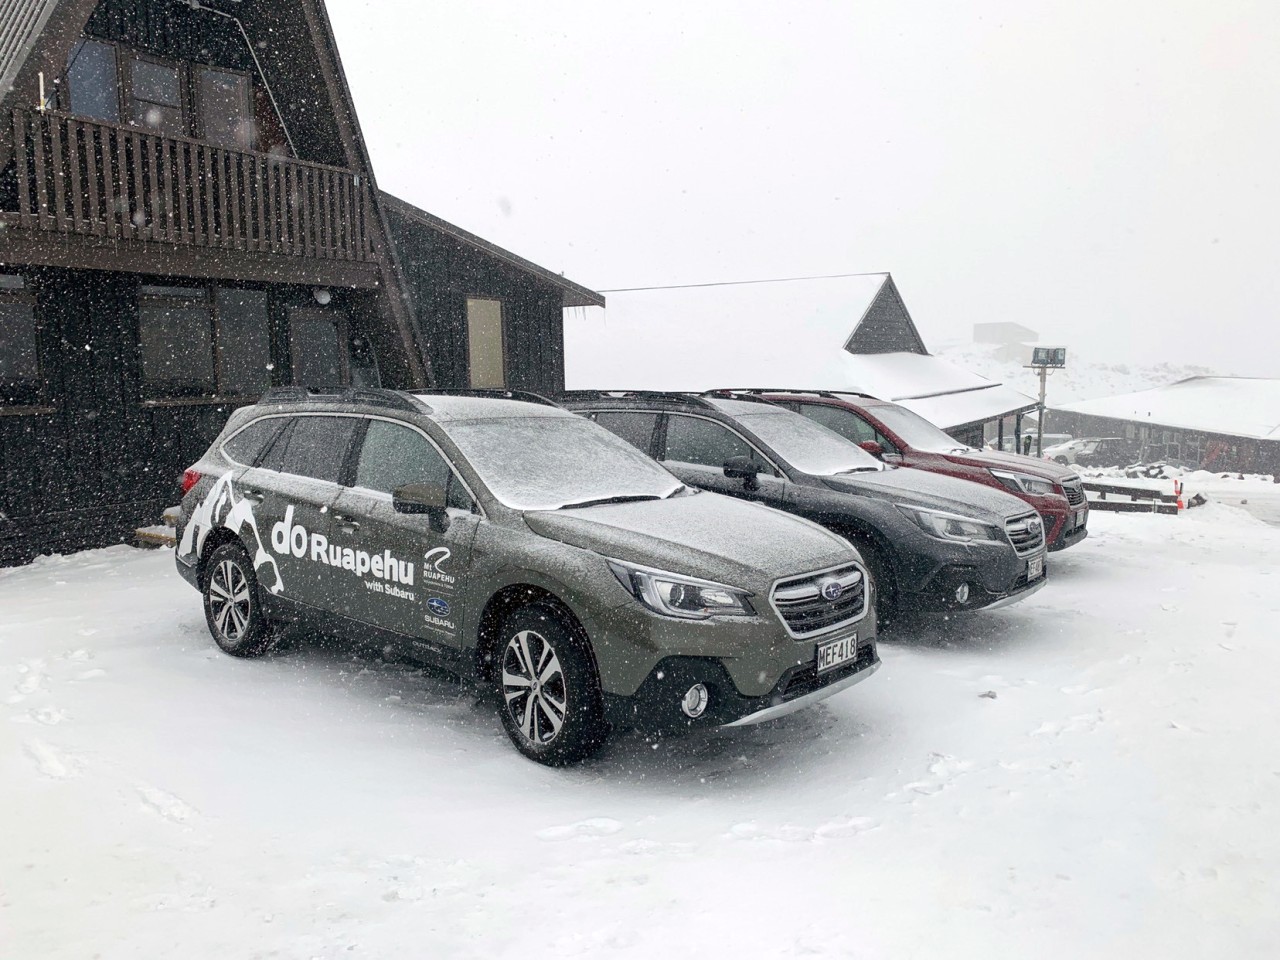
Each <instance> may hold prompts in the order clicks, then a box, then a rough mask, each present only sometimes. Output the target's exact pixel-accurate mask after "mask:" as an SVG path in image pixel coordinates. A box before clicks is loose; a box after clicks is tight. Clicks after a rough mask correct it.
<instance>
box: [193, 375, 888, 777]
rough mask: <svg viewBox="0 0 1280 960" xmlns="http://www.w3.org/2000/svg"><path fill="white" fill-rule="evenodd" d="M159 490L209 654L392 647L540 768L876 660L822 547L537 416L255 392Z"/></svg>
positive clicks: (583, 426)
mask: <svg viewBox="0 0 1280 960" xmlns="http://www.w3.org/2000/svg"><path fill="white" fill-rule="evenodd" d="M539 399H540V398H539ZM183 486H184V494H185V496H184V499H183V501H182V510H181V517H180V521H179V537H180V540H179V545H178V550H177V566H178V570H179V572H180V573H181V574H182V575H183V576H184V577H185V578H186V579H187V580H188V581H189V582H190V583H192V584H193V585H194V586H196V587H197V588H198V589H199V590H200V591H201V592H202V594H203V595H204V605H205V615H206V619H207V620H208V624H209V630H210V632H211V633H212V634H213V638H214V640H215V641H216V642H217V644H218V646H220V647H221V648H222V649H223V650H224V651H226V652H227V653H230V654H233V655H235V656H256V655H259V654H261V653H264V652H265V651H266V650H267V649H268V648H269V646H270V644H271V641H272V638H273V636H274V633H273V624H274V623H275V622H277V621H281V620H301V621H304V622H306V623H309V624H312V625H314V626H315V627H318V628H320V629H323V630H324V631H326V632H329V633H336V634H339V635H344V636H349V637H353V638H360V639H363V640H368V641H372V642H375V643H378V644H380V645H381V644H386V643H390V644H394V645H396V646H398V647H399V648H400V649H401V650H403V651H404V652H406V653H408V654H409V655H411V656H414V657H417V658H420V659H424V660H427V661H430V662H433V663H435V664H437V665H440V666H443V667H445V668H447V669H449V670H452V671H454V672H456V673H458V674H460V675H463V676H466V677H473V678H475V679H477V680H478V681H479V682H481V683H483V684H484V685H486V686H489V687H491V688H492V689H493V690H494V692H495V694H496V698H497V700H498V701H499V703H500V704H501V716H502V720H503V724H504V726H505V727H506V730H507V733H508V734H509V735H510V737H511V740H512V742H513V743H514V744H515V745H516V747H517V748H518V749H519V750H520V751H521V752H522V753H524V754H525V755H526V756H528V757H531V758H532V759H535V760H538V761H541V762H544V763H553V764H562V763H568V762H572V761H574V760H578V759H581V758H583V757H585V756H587V755H588V754H589V753H591V752H592V751H593V750H594V749H595V748H596V747H598V746H599V745H600V743H601V742H602V741H603V739H604V737H605V734H606V733H607V732H608V731H609V730H610V729H613V728H619V727H628V726H637V727H641V728H645V729H662V730H678V729H682V728H697V727H709V726H717V725H739V724H750V723H757V722H759V721H762V720H768V719H772V718H774V717H777V716H781V715H783V714H786V713H790V712H791V711H793V710H798V709H800V708H802V707H805V706H808V705H809V704H812V703H815V702H817V701H818V700H821V699H823V698H825V697H828V696H830V695H832V694H834V693H837V692H839V691H840V690H843V689H845V688H846V687H849V686H852V685H853V684H855V683H857V682H858V681H860V680H862V679H865V678H866V677H867V676H869V675H870V674H871V673H872V672H874V671H875V670H876V668H877V667H878V666H879V663H880V661H879V659H878V657H877V655H876V644H875V637H876V618H875V607H874V600H875V597H874V589H873V588H872V587H871V585H870V584H869V582H868V577H867V575H866V570H865V568H864V567H863V565H862V562H861V559H860V558H859V556H858V554H857V553H856V551H855V550H854V549H853V548H852V547H851V546H850V545H849V543H848V542H847V541H846V540H844V539H843V538H841V537H839V536H836V535H834V534H832V533H830V532H828V531H827V530H824V529H823V528H822V527H820V526H818V525H817V524H814V523H810V522H808V521H805V520H801V519H798V518H796V517H791V516H788V515H786V514H784V513H779V512H778V511H775V510H770V509H767V508H765V507H762V506H758V505H755V504H748V503H743V502H741V501H740V500H735V499H732V498H729V497H720V496H716V495H715V494H709V493H705V492H702V491H699V490H696V489H693V488H690V487H688V486H686V485H685V484H684V483H682V482H681V481H680V480H679V479H677V478H676V477H675V476H673V475H672V474H671V473H669V472H668V471H667V470H665V469H663V468H662V467H661V466H659V465H658V464H656V463H654V462H653V461H652V460H651V459H649V458H648V457H645V456H643V455H641V454H640V453H638V452H637V451H636V450H635V449H634V448H632V447H631V446H629V445H628V444H626V443H624V442H623V441H621V440H619V439H618V438H617V437H616V436H614V435H613V434H612V433H610V432H609V431H608V430H605V429H603V428H601V427H599V426H597V425H595V424H593V423H590V422H588V421H586V420H584V419H582V418H580V417H577V416H575V415H573V414H572V413H570V412H569V411H567V410H564V409H562V408H560V407H558V406H556V405H554V404H552V403H550V401H546V400H541V402H537V403H531V402H521V401H518V400H513V399H508V398H494V397H488V396H457V395H451V396H450V395H440V394H434V395H424V396H412V395H409V394H406V393H396V392H392V391H382V390H356V389H350V388H348V389H343V390H338V391H329V392H323V393H320V392H314V391H312V392H308V391H304V390H302V389H298V388H288V389H282V390H276V391H272V392H271V393H270V394H268V395H267V396H266V397H264V398H263V400H262V402H260V403H259V404H257V405H256V406H252V407H245V408H243V409H241V410H238V411H236V413H235V414H233V415H232V417H231V419H230V421H229V422H228V424H227V426H226V428H225V429H224V430H223V432H222V434H221V435H220V436H219V437H218V438H217V440H215V441H214V443H213V446H211V447H210V448H209V450H208V452H207V453H206V454H205V455H204V456H203V457H202V458H201V459H200V461H199V462H198V463H196V464H195V465H193V466H192V467H191V469H190V470H188V471H187V473H186V476H185V477H184V479H183Z"/></svg>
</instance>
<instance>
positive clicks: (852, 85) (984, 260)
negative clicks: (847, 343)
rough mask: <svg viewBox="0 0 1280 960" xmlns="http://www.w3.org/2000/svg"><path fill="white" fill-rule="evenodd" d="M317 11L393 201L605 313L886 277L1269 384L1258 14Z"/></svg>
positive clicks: (1272, 83)
mask: <svg viewBox="0 0 1280 960" xmlns="http://www.w3.org/2000/svg"><path fill="white" fill-rule="evenodd" d="M329 10H330V15H331V17H332V19H333V22H334V27H335V30H336V33H337V37H338V43H339V47H340V49H341V53H342V56H343V59H344V63H345V65H346V68H347V74H348V78H349V80H350V83H351V87H352V90H353V93H354V96H355V100H356V105H357V109H358V110H359V113H360V117H361V121H362V124H363V127H364V131H365V135H366V137H367V138H368V141H369V145H370V149H371V151H372V154H373V160H374V166H375V169H376V171H377V174H378V177H379V180H380V182H381V184H382V186H383V187H384V189H388V190H390V191H392V192H394V193H397V194H399V195H400V196H402V197H404V198H405V199H407V200H409V201H411V202H413V203H415V204H418V205H420V206H422V207H424V208H426V209H428V210H430V211H432V212H433V213H435V214H437V215H439V216H442V217H444V218H445V219H448V220H451V221H453V222H455V223H457V224H459V225H461V226H463V227H466V228H467V229H470V230H473V231H475V232H476V233H479V234H481V235H482V236H484V237H486V238H488V239H491V240H493V241H494V242H496V243H499V244H501V245H503V246H506V247H508V248H509V249H511V250H514V251H515V252H517V253H520V254H522V255H524V256H526V257H529V258H530V259H532V260H535V261H537V262H538V263H540V264H542V265H544V266H547V267H549V268H553V269H555V270H558V271H563V272H564V273H565V274H566V275H567V276H569V277H570V278H571V279H573V280H577V281H579V282H581V283H584V284H586V285H588V286H591V287H594V288H596V289H601V288H609V287H630V286H637V285H643V284H661V283H681V282H699V281H706V280H720V279H747V278H756V277H768V276H790V275H795V274H807V273H815V274H824V273H837V272H845V271H854V270H886V269H887V270H892V271H893V274H894V277H895V278H896V279H897V281H898V284H899V287H900V288H901V290H902V292H903V295H904V297H905V299H906V301H907V304H908V307H909V308H910V309H911V311H912V313H913V315H914V317H915V319H916V322H917V324H918V325H919V327H920V328H921V332H922V334H923V335H924V337H925V340H926V342H929V341H930V339H933V340H935V341H936V340H938V339H941V338H944V337H958V336H966V335H967V334H968V332H969V328H970V325H971V324H973V323H975V322H981V321H989V320H1014V321H1017V322H1020V323H1024V324H1026V325H1027V326H1030V327H1032V328H1035V329H1037V330H1039V331H1040V332H1041V334H1042V340H1046V341H1054V342H1062V343H1066V344H1068V345H1071V346H1075V347H1077V348H1082V349H1087V350H1088V352H1089V353H1090V354H1092V355H1094V356H1095V357H1097V356H1099V355H1101V354H1102V353H1103V351H1104V350H1106V349H1108V348H1111V349H1113V350H1114V355H1115V356H1116V357H1117V358H1118V359H1122V360H1126V361H1132V360H1140V359H1144V358H1145V359H1148V360H1153V361H1158V360H1170V361H1177V362H1184V363H1186V362H1189V363H1203V364H1206V365H1210V366H1214V367H1216V368H1218V369H1219V370H1220V372H1234V373H1240V374H1252V375H1262V376H1280V332H1277V319H1278V316H1277V304H1278V303H1280V273H1278V272H1277V269H1276V264H1277V260H1278V259H1280V241H1278V240H1277V237H1278V235H1280V190H1278V189H1277V182H1276V180H1277V171H1278V170H1280V56H1278V55H1277V51H1280V4H1277V3H1275V2H1274V0H1272V2H1256V3H1254V2H1243V0H1196V2H1187V0H1161V2H1149V0H1142V2H1124V0H1109V2H1102V0H1073V2H1043V3H1042V2H1035V0H1009V2H1000V0H974V2H970V3H943V2H934V3H926V2H911V0H894V2H879V3H857V2H843V3H829V4H828V3H806V2H787V3H781V2H775V3H768V4H761V3H749V2H734V3H711V2H693V3H689V2H682V3H677V2H670V3H653V4H644V5H640V4H625V3H598V2H592V3H587V2H582V3H554V2H541V0H540V2H535V3H528V2H524V3H508V2H501V3H474V2H463V0H450V2H442V0H431V2H424V3H418V2H413V3H410V2H404V0H400V2H392V3H385V2H384V3H369V2H364V0H330V3H329Z"/></svg>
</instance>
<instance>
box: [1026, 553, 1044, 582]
mask: <svg viewBox="0 0 1280 960" xmlns="http://www.w3.org/2000/svg"><path fill="white" fill-rule="evenodd" d="M1043 576H1044V554H1043V553H1042V554H1040V555H1038V556H1035V557H1032V558H1031V559H1030V560H1028V561H1027V583H1033V582H1034V581H1036V580H1039V579H1040V578H1041V577H1043Z"/></svg>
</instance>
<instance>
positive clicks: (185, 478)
mask: <svg viewBox="0 0 1280 960" xmlns="http://www.w3.org/2000/svg"><path fill="white" fill-rule="evenodd" d="M202 479H204V474H203V473H201V472H200V471H199V470H184V471H183V472H182V495H183V496H184V497H185V496H186V495H187V494H188V493H190V492H191V488H192V487H194V486H195V485H196V484H197V483H199V482H200V481H201V480H202Z"/></svg>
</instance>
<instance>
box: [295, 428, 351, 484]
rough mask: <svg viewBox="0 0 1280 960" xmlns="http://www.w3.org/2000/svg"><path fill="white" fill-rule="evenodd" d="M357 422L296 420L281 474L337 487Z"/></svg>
mask: <svg viewBox="0 0 1280 960" xmlns="http://www.w3.org/2000/svg"><path fill="white" fill-rule="evenodd" d="M359 422H360V421H359V420H357V419H356V418H355V417H298V418H297V421H296V422H295V423H294V427H293V433H292V434H291V435H290V436H289V442H288V444H287V445H286V446H285V450H284V458H283V460H281V463H280V470H281V472H282V473H293V474H297V475H298V476H300V477H313V478H314V479H316V480H328V481H330V482H332V483H337V482H338V479H339V477H340V476H341V475H342V463H343V461H344V460H345V459H346V457H347V447H348V446H349V445H350V443H351V434H352V433H354V432H355V429H356V425H357V424H358V423H359Z"/></svg>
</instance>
